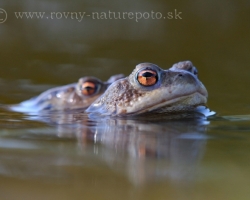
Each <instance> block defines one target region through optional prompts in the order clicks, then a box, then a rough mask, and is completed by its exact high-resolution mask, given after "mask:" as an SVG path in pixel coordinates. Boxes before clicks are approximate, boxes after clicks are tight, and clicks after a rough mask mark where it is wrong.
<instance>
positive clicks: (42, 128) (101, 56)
mask: <svg viewBox="0 0 250 200" xmlns="http://www.w3.org/2000/svg"><path fill="white" fill-rule="evenodd" d="M0 8H3V9H5V10H6V11H7V12H8V19H7V21H6V22H5V23H3V24H0V45H1V48H0V60H1V62H0V69H1V73H0V103H1V104H13V103H19V102H21V101H23V100H26V99H29V98H30V97H33V96H36V95H38V94H39V93H41V92H43V91H45V90H46V89H49V88H51V87H55V86H59V85H64V84H69V83H73V82H77V80H78V79H79V78H80V77H82V76H85V75H93V76H97V77H98V78H100V79H102V80H107V79H108V78H109V77H110V76H111V75H113V74H116V73H124V74H126V75H128V74H129V73H130V72H131V71H132V70H133V68H134V66H135V65H136V64H138V63H140V62H152V63H156V64H158V65H159V66H160V67H162V68H164V69H167V68H169V67H171V66H172V64H174V63H175V62H179V61H182V60H191V61H192V62H193V63H194V65H195V66H196V67H197V68H198V70H199V78H200V80H201V81H202V82H203V83H204V85H205V86H206V87H207V89H208V92H209V98H208V106H209V107H210V108H211V109H212V110H215V111H216V112H217V113H218V114H217V116H216V117H212V118H208V119H207V120H190V119H189V120H145V119H143V120H142V119H108V118H107V119H98V120H97V119H89V118H88V116H86V115H85V114H82V113H74V114H72V113H71V114H61V113H54V114H53V115H45V116H38V115H27V114H22V113H15V112H9V111H6V110H1V112H0V199H11V200H13V199H38V200H39V199H53V200H54V199H61V200H62V199H109V200H110V199H144V200H145V199H192V200H193V199H197V200H198V199H249V198H250V192H249V184H250V181H249V180H250V170H249V161H250V159H249V158H250V154H249V152H250V142H249V133H250V117H249V114H250V94H249V92H248V85H250V79H249V73H250V68H249V66H248V65H249V63H250V57H249V46H250V39H249V34H250V25H249V13H250V4H249V2H248V1H237V2H236V1H220V2H217V1H209V2H207V1H181V2H178V3H177V2H175V1H168V2H164V1H160V0H159V1H142V0H139V1H136V2H134V1H126V2H122V1H112V0H110V1H105V3H103V2H102V3H101V2H98V3H95V2H92V1H78V0H75V1H71V2H67V1H62V0H61V1H60V0H54V1H46V0H43V1H28V0H22V1H15V0H11V1H1V0H0ZM175 9H177V10H178V11H179V12H182V15H181V16H182V19H172V20H170V19H165V20H163V19H162V20H154V19H148V20H145V19H144V20H140V21H139V22H136V21H134V20H129V19H126V20H114V19H113V20H111V19H109V20H94V19H90V18H86V19H85V18H84V19H83V20H82V21H81V22H78V21H76V20H70V19H60V20H59V19H58V20H52V19H48V20H47V19H46V20H45V19H44V20H42V19H39V20H38V19H37V20H36V19H32V20H31V19H23V20H20V19H16V17H15V15H14V12H21V11H42V12H64V11H66V12H67V11H69V12H72V11H74V12H75V11H77V12H80V11H86V12H108V11H109V10H111V11H116V12H122V11H124V12H130V11H131V12H136V11H141V12H150V11H152V10H153V11H157V12H161V13H162V14H163V15H167V13H168V12H174V10H175ZM0 17H1V15H0Z"/></svg>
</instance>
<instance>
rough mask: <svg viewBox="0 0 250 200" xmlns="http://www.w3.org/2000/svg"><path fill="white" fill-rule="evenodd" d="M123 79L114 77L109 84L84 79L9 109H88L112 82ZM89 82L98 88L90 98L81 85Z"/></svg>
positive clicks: (28, 110)
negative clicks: (83, 92)
mask: <svg viewBox="0 0 250 200" xmlns="http://www.w3.org/2000/svg"><path fill="white" fill-rule="evenodd" d="M123 77H124V75H123V74H118V75H114V76H112V77H110V79H109V80H108V81H107V82H102V81H101V80H99V79H97V78H95V77H90V76H89V77H83V78H80V79H79V81H78V83H73V84H69V85H65V86H61V87H56V88H52V89H50V90H47V91H45V92H43V93H42V94H40V95H39V96H37V97H34V98H32V99H29V100H27V101H23V102H21V103H20V104H17V105H12V106H10V107H9V108H10V109H11V110H13V111H17V112H39V111H43V110H72V109H86V108H87V107H88V106H89V105H90V104H91V103H92V102H93V101H94V100H96V99H97V98H98V97H99V96H100V95H101V94H103V93H104V92H105V90H106V89H107V88H108V86H109V85H110V84H111V83H112V82H114V81H116V80H118V79H120V78H123ZM87 81H90V82H93V83H95V84H96V86H97V89H96V91H95V93H94V94H92V95H88V96H87V95H84V94H82V92H81V85H82V84H83V83H84V82H87Z"/></svg>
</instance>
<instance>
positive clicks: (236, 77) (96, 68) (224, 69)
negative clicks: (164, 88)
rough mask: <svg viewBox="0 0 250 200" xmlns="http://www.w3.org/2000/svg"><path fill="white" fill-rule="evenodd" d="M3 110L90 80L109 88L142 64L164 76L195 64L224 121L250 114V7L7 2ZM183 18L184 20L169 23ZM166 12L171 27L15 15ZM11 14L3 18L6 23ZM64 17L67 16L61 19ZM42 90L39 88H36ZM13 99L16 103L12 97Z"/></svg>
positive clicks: (144, 0) (0, 40) (2, 27)
mask: <svg viewBox="0 0 250 200" xmlns="http://www.w3.org/2000/svg"><path fill="white" fill-rule="evenodd" d="M0 8H3V9H4V10H6V12H7V13H8V18H7V20H6V21H5V22H4V23H1V24H0V44H1V48H0V60H1V62H0V68H1V80H2V81H1V84H2V85H3V84H4V86H5V85H6V86H9V87H8V88H6V89H4V88H5V87H2V90H3V91H2V92H1V93H0V97H1V103H17V102H19V101H22V100H24V99H27V98H29V97H31V96H34V95H37V94H38V93H39V92H41V91H43V90H45V89H48V88H50V87H52V86H55V85H63V84H68V83H71V82H76V81H77V80H78V78H80V77H81V76H85V75H93V76H97V77H99V78H100V79H102V80H106V79H107V78H108V77H109V76H110V75H112V74H115V73H124V74H126V75H128V74H130V73H131V71H132V70H133V68H134V67H135V65H136V64H138V63H141V62H152V63H155V64H157V65H159V66H160V67H162V68H165V69H167V68H169V67H171V66H172V64H174V63H176V62H179V61H183V60H191V61H192V62H193V63H194V65H195V66H196V67H197V68H198V70H199V76H200V79H201V81H202V82H203V83H204V84H205V86H206V87H207V89H208V92H209V101H208V102H209V106H210V107H211V108H212V109H213V110H216V111H217V112H218V113H220V114H245V113H249V112H250V106H249V102H250V95H249V94H248V93H247V92H246V88H247V86H248V85H249V84H250V79H249V72H250V67H249V63H250V62H249V61H250V56H249V47H250V38H249V34H250V24H249V16H250V2H249V1H247V0H245V1H244V0H242V1H233V0H230V1H209V2H208V1H178V2H176V1H168V2H166V1H161V0H157V1H150V0H138V1H136V2H135V1H130V0H129V1H126V2H124V1H113V0H108V1H105V2H93V1H88V0H85V1H80V0H74V1H71V2H68V1H64V0H53V1H46V0H41V1H35V0H21V1H15V0H10V1H2V0H0ZM175 10H176V11H177V12H178V13H179V12H181V14H180V15H179V16H180V17H181V18H182V19H179V18H178V17H177V18H178V19H167V16H168V13H169V12H172V13H173V14H174V12H175ZM109 11H111V12H142V13H144V12H149V13H150V12H151V11H154V12H160V13H161V14H162V16H163V17H166V18H165V19H163V17H162V19H159V20H157V19H151V18H149V19H140V20H138V22H136V20H135V19H103V20H102V19H99V20H98V19H92V18H91V17H84V18H83V19H82V20H81V22H79V21H78V20H76V19H69V18H68V19H65V18H64V17H62V18H61V19H55V18H54V19H47V18H43V19H37V18H35V17H33V19H27V18H25V17H23V19H20V18H19V19H17V17H16V15H15V12H45V13H46V14H45V16H50V13H51V12H60V13H62V12H86V13H88V14H91V13H92V12H99V13H101V12H106V13H108V12H109ZM3 15H4V14H1V15H0V17H1V16H2V18H3V17H4V16H3ZM58 16H59V15H58ZM32 86H35V87H32ZM10 96H11V97H10Z"/></svg>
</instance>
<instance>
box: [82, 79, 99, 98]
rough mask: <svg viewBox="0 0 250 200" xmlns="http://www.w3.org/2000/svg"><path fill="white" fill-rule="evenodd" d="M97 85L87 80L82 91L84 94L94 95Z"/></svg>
mask: <svg viewBox="0 0 250 200" xmlns="http://www.w3.org/2000/svg"><path fill="white" fill-rule="evenodd" d="M96 89H97V85H96V84H95V83H93V82H85V83H83V84H82V87H81V92H82V94H84V95H87V96H89V95H92V94H94V93H95V92H96Z"/></svg>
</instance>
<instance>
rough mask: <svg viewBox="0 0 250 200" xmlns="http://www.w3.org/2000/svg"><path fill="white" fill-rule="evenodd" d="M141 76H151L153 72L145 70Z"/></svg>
mask: <svg viewBox="0 0 250 200" xmlns="http://www.w3.org/2000/svg"><path fill="white" fill-rule="evenodd" d="M142 76H143V77H152V76H153V74H152V73H150V72H145V73H143V74H142Z"/></svg>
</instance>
